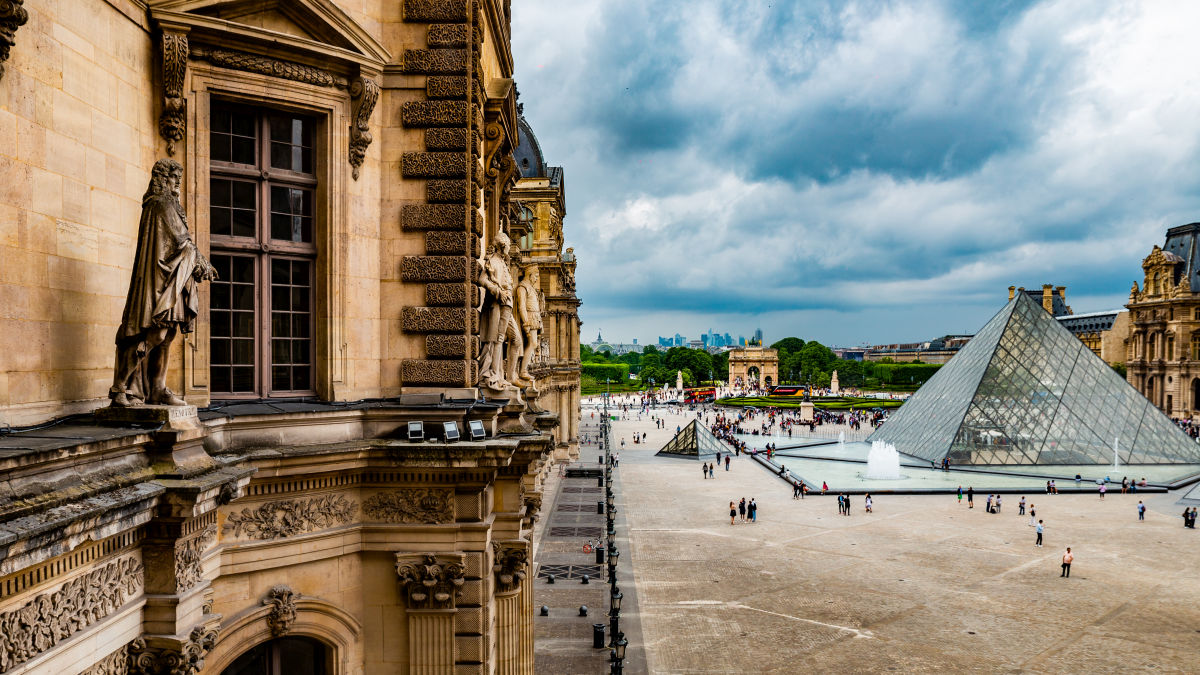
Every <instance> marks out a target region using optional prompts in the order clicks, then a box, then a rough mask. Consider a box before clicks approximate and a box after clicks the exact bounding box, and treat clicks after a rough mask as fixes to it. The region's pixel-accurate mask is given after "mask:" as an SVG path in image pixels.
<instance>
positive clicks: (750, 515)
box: [729, 497, 758, 525]
mask: <svg viewBox="0 0 1200 675" xmlns="http://www.w3.org/2000/svg"><path fill="white" fill-rule="evenodd" d="M739 521H740V522H743V523H746V522H750V523H757V522H758V503H757V502H755V501H754V498H753V497H751V498H750V501H749V502H746V498H745V497H742V501H740V502H738V503H737V505H736V506H735V505H734V503H733V502H729V524H730V525H736V524H737V523H738V522H739Z"/></svg>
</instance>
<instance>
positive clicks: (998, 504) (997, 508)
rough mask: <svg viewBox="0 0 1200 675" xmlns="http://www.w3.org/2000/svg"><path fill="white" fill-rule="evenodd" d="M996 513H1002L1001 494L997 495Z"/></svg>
mask: <svg viewBox="0 0 1200 675" xmlns="http://www.w3.org/2000/svg"><path fill="white" fill-rule="evenodd" d="M996 513H1000V495H996Z"/></svg>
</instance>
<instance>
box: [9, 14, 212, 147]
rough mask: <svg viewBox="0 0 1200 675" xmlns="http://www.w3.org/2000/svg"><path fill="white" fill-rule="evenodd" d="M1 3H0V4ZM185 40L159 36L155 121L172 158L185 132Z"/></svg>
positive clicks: (174, 35)
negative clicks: (158, 92) (159, 89)
mask: <svg viewBox="0 0 1200 675" xmlns="http://www.w3.org/2000/svg"><path fill="white" fill-rule="evenodd" d="M2 1H3V0H0V2H2ZM187 60H188V36H187V35H186V34H184V33H168V32H165V31H164V32H163V34H162V81H163V108H162V114H161V115H160V116H159V118H158V132H159V133H160V134H162V137H163V139H165V140H166V141H167V154H168V155H174V154H175V143H177V142H178V141H181V140H183V133H184V131H186V130H187V99H186V98H184V96H183V80H184V76H185V75H187Z"/></svg>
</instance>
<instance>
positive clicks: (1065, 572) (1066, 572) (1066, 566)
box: [1059, 546, 1075, 579]
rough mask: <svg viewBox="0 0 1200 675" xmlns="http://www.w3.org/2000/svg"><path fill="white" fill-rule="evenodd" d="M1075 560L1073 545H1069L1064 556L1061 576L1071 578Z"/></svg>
mask: <svg viewBox="0 0 1200 675" xmlns="http://www.w3.org/2000/svg"><path fill="white" fill-rule="evenodd" d="M1074 561H1075V555H1074V554H1072V553H1071V547H1070V546H1068V547H1067V552H1066V553H1064V554H1063V557H1062V574H1060V575H1059V576H1060V577H1066V578H1068V579H1070V578H1071V563H1072V562H1074Z"/></svg>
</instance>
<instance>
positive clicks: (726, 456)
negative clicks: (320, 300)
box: [725, 455, 729, 471]
mask: <svg viewBox="0 0 1200 675" xmlns="http://www.w3.org/2000/svg"><path fill="white" fill-rule="evenodd" d="M725 470H726V471H728V470H729V455H725Z"/></svg>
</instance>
